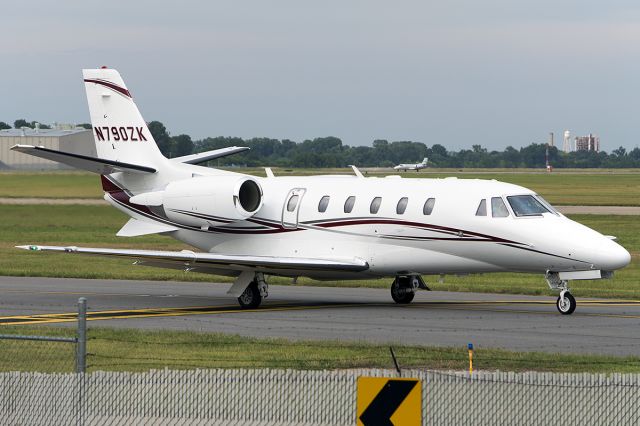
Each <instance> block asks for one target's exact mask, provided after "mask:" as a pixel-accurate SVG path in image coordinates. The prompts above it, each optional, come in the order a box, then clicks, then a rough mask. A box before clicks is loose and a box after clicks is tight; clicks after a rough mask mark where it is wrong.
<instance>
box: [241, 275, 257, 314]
mask: <svg viewBox="0 0 640 426" xmlns="http://www.w3.org/2000/svg"><path fill="white" fill-rule="evenodd" d="M238 303H240V307H241V308H242V309H256V308H257V307H258V306H260V303H262V296H261V295H260V289H259V288H258V284H257V283H256V282H255V281H253V282H252V283H251V284H249V285H248V286H247V288H246V289H245V290H244V292H243V293H242V294H241V295H240V297H238Z"/></svg>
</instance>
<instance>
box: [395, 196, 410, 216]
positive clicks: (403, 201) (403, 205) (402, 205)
mask: <svg viewBox="0 0 640 426" xmlns="http://www.w3.org/2000/svg"><path fill="white" fill-rule="evenodd" d="M408 203H409V199H408V198H407V197H402V198H400V200H399V201H398V205H397V206H396V213H398V214H404V211H405V210H406V209H407V204H408Z"/></svg>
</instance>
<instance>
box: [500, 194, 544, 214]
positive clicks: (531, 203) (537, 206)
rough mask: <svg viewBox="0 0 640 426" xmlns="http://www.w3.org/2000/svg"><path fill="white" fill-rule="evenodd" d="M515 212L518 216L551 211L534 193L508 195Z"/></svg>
mask: <svg viewBox="0 0 640 426" xmlns="http://www.w3.org/2000/svg"><path fill="white" fill-rule="evenodd" d="M507 201H509V205H510V206H511V210H513V213H514V214H515V215H516V216H518V217H522V216H541V215H542V213H549V209H547V208H546V207H545V206H544V205H543V204H542V203H541V202H540V201H538V200H536V198H535V197H534V196H533V195H512V196H509V197H507Z"/></svg>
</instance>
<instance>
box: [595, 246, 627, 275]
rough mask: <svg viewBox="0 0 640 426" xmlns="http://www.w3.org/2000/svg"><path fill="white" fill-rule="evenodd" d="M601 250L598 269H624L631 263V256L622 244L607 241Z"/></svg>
mask: <svg viewBox="0 0 640 426" xmlns="http://www.w3.org/2000/svg"><path fill="white" fill-rule="evenodd" d="M602 245H603V247H602V248H601V249H600V250H599V253H598V261H597V267H598V268H599V269H601V270H603V271H615V270H616V269H622V268H624V267H625V266H627V265H628V264H629V263H630V262H631V255H630V254H629V252H628V251H627V250H626V249H625V248H624V247H622V246H621V245H620V244H618V243H616V242H614V241H611V240H607V242H606V243H605V244H602Z"/></svg>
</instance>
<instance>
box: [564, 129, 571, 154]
mask: <svg viewBox="0 0 640 426" xmlns="http://www.w3.org/2000/svg"><path fill="white" fill-rule="evenodd" d="M562 150H563V151H564V152H571V132H570V131H568V130H565V131H564V138H563V143H562Z"/></svg>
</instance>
